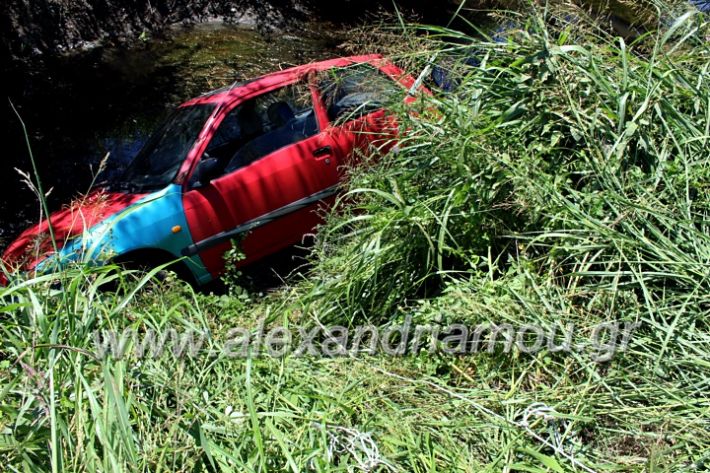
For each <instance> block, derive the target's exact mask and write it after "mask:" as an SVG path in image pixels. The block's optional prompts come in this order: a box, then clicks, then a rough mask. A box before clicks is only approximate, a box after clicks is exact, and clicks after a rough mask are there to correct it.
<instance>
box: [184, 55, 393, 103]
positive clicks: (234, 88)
mask: <svg viewBox="0 0 710 473" xmlns="http://www.w3.org/2000/svg"><path fill="white" fill-rule="evenodd" d="M382 59H383V58H382V55H380V54H368V55H363V56H349V57H340V58H336V59H329V60H327V61H319V62H312V63H309V64H304V65H302V66H297V67H292V68H289V69H284V70H282V71H276V72H272V73H270V74H266V75H263V76H261V77H258V78H255V79H251V80H247V81H243V82H235V83H234V84H231V85H229V86H226V87H222V88H219V89H216V90H212V91H210V92H207V93H205V94H202V95H200V96H199V97H195V98H193V99H190V100H188V101H187V102H185V103H183V104H182V105H180V107H188V106H191V105H202V104H220V103H225V102H231V101H232V100H234V99H237V98H239V97H242V96H246V95H250V94H251V93H252V92H255V91H258V90H262V89H266V88H269V87H271V86H274V85H278V84H283V83H288V82H291V81H295V80H298V78H300V77H301V76H303V75H304V74H305V73H307V72H310V71H324V70H327V69H332V68H334V67H346V66H349V65H351V64H362V63H370V64H373V65H375V66H380V64H379V63H380V61H381V60H382Z"/></svg>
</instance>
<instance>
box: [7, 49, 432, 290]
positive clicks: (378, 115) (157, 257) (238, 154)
mask: <svg viewBox="0 0 710 473" xmlns="http://www.w3.org/2000/svg"><path fill="white" fill-rule="evenodd" d="M417 88H418V84H417V83H416V81H415V80H414V79H413V78H412V77H411V76H409V75H407V74H405V73H404V72H403V71H402V70H400V69H399V68H398V67H396V66H395V65H394V64H392V63H391V62H389V61H387V60H386V59H384V58H382V57H381V56H379V55H369V56H357V57H348V58H339V59H334V60H329V61H323V62H318V63H313V64H307V65H304V66H300V67H295V68H292V69H288V70H284V71H279V72H275V73H272V74H268V75H265V76H263V77H260V78H258V79H256V80H252V81H248V82H244V83H239V84H234V85H232V86H230V87H227V88H223V89H220V90H216V91H212V92H209V93H207V94H204V95H202V96H200V97H197V98H194V99H192V100H189V101H187V102H185V103H184V104H182V105H181V106H180V107H178V108H177V110H176V111H175V112H174V113H173V115H172V116H171V117H170V118H168V120H167V121H166V122H165V123H164V124H163V125H162V126H161V127H159V128H158V130H157V131H156V132H155V133H154V134H153V135H152V137H151V138H150V139H149V140H148V142H147V143H146V145H145V146H144V147H143V149H142V150H141V151H140V152H139V153H138V155H137V156H136V157H135V158H134V160H133V161H132V162H131V163H130V164H129V166H128V167H127V169H126V171H125V172H124V173H123V175H122V177H121V178H120V179H119V180H118V182H115V183H112V185H110V186H108V187H106V188H103V189H99V190H97V191H95V192H93V193H92V194H90V195H89V196H88V197H86V198H84V199H79V200H77V201H75V202H74V203H72V204H71V205H69V206H67V207H65V208H64V209H62V210H60V211H58V212H55V213H54V214H52V215H51V217H50V219H49V221H50V222H51V225H52V229H53V231H54V241H52V239H51V236H50V232H49V223H48V222H47V221H44V222H42V223H41V224H40V225H38V226H35V227H32V228H29V229H27V230H26V231H25V232H24V233H22V234H21V235H20V236H19V237H18V238H17V239H16V240H15V241H14V242H13V243H12V244H11V245H10V246H9V247H8V248H7V250H6V251H5V253H4V255H3V257H2V259H3V266H4V267H5V274H3V277H4V276H7V275H10V274H12V272H13V271H18V270H19V271H30V270H34V271H39V272H46V271H51V270H54V269H56V268H57V267H62V266H64V265H65V264H66V263H70V262H89V263H92V264H102V263H104V262H106V261H118V262H139V263H141V264H145V265H148V264H155V265H157V264H162V263H167V262H169V261H175V260H178V259H180V261H179V263H178V264H177V265H176V266H175V268H176V270H177V271H178V273H179V274H180V275H181V276H183V277H185V278H187V279H189V280H192V281H193V282H194V283H197V284H204V283H207V282H209V281H211V280H212V279H214V278H216V277H218V276H219V274H220V273H221V272H222V271H223V270H224V265H225V262H224V254H225V252H226V251H227V250H229V249H230V248H231V246H232V242H233V241H234V240H239V241H240V245H241V249H242V251H243V252H244V254H245V256H246V259H244V260H243V261H241V262H240V264H241V265H244V264H248V263H250V262H253V261H256V260H258V259H259V258H262V257H264V256H266V255H269V254H271V253H274V252H276V251H278V250H280V249H283V248H285V247H287V246H289V245H292V244H294V243H297V242H299V241H300V240H301V239H302V238H303V235H305V234H307V233H310V232H312V231H313V229H314V227H315V226H316V225H317V224H318V223H320V218H321V217H320V215H321V213H320V212H317V211H316V210H317V209H318V208H319V207H320V206H322V205H323V204H324V203H325V204H328V203H329V202H331V201H332V199H333V198H334V195H335V194H336V192H337V190H338V183H339V182H340V181H341V179H342V176H343V168H344V166H345V165H347V164H349V160H351V159H352V157H353V156H354V155H355V154H356V150H358V149H364V148H367V147H368V146H372V145H373V142H374V144H375V145H381V144H384V143H385V142H387V141H388V140H390V141H391V139H392V137H393V136H394V134H395V133H396V124H394V122H393V119H390V117H388V116H387V115H386V114H385V111H384V109H383V106H384V105H385V104H386V103H388V102H391V101H393V100H399V101H402V100H404V101H408V100H411V92H412V91H413V90H416V89H417ZM378 140H379V141H380V143H377V141H378Z"/></svg>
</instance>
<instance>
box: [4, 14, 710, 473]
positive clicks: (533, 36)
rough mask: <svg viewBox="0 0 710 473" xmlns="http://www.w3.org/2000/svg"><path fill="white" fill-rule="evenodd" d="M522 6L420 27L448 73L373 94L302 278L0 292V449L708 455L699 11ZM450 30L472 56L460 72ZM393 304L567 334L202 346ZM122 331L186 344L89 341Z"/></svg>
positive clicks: (573, 459)
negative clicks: (405, 350) (633, 31)
mask: <svg viewBox="0 0 710 473" xmlns="http://www.w3.org/2000/svg"><path fill="white" fill-rule="evenodd" d="M525 13H526V18H528V20H527V22H526V23H525V24H524V25H519V27H516V29H514V30H513V31H511V32H510V34H509V36H508V38H507V40H506V42H504V43H497V42H492V41H490V42H489V41H485V40H483V41H482V40H479V39H474V38H471V37H468V36H466V35H464V34H462V33H460V32H455V31H448V30H443V29H438V28H437V29H434V28H429V29H427V30H426V31H425V32H426V33H427V36H428V37H427V39H426V40H422V37H423V36H424V35H422V34H419V35H417V37H416V38H415V40H416V44H417V45H418V46H420V45H421V44H422V42H423V41H424V42H425V43H426V47H427V48H428V49H429V50H428V51H427V54H424V55H422V54H417V52H416V51H415V52H406V53H404V54H406V57H404V58H403V59H406V60H407V61H409V62H411V63H413V64H420V66H421V65H423V64H425V63H426V62H427V61H429V60H430V59H431V57H432V55H433V53H434V52H435V51H439V53H438V56H437V57H438V58H439V60H441V59H442V58H446V61H445V62H446V64H448V65H449V66H448V67H450V68H451V70H452V73H454V74H458V76H457V77H456V79H457V83H458V87H457V88H456V90H455V91H454V92H451V93H447V94H444V93H437V94H435V95H434V96H433V97H426V98H423V100H422V103H421V105H420V106H419V108H418V109H417V110H416V113H414V114H413V113H411V109H406V110H400V111H397V110H395V112H399V114H398V115H399V120H400V121H401V129H403V130H404V129H406V130H407V133H406V137H405V138H404V139H403V140H401V142H400V143H399V146H398V148H399V149H398V151H397V152H396V153H395V154H389V155H388V156H387V157H386V158H384V159H382V160H381V161H379V162H378V163H374V164H370V165H366V166H365V167H363V168H360V169H358V170H353V171H352V173H351V178H350V180H349V182H348V184H347V185H348V189H347V192H346V193H345V194H344V196H343V198H342V200H341V203H340V204H339V206H338V209H337V211H336V212H335V213H333V214H332V215H331V216H330V217H329V219H328V222H327V224H326V225H325V227H324V228H323V229H322V231H321V232H320V237H319V239H318V243H317V245H316V248H315V251H314V254H313V258H312V259H313V265H312V268H311V270H310V272H309V274H308V276H307V278H304V279H303V280H301V281H295V282H293V283H292V284H291V285H290V286H288V287H284V288H282V289H281V290H279V291H278V292H276V293H273V294H269V295H267V296H265V297H264V298H262V299H257V298H233V297H222V298H220V297H215V296H210V295H205V294H196V293H194V292H193V291H192V290H191V289H189V288H187V287H185V286H183V285H181V284H179V283H177V282H174V281H170V280H169V281H167V282H163V283H161V284H157V285H156V284H155V283H149V282H148V279H147V278H146V279H143V280H140V281H138V282H130V281H127V280H126V281H122V282H119V285H120V287H122V288H123V289H120V290H119V291H116V292H105V291H101V290H99V288H100V287H101V286H102V285H103V284H108V283H109V282H112V280H111V279H112V278H115V277H118V276H116V275H115V273H111V272H109V271H107V270H102V269H94V270H86V269H78V270H74V272H72V273H70V274H66V275H64V276H63V277H64V281H65V282H64V284H63V286H62V287H61V289H57V288H56V287H55V286H53V285H52V281H51V279H52V278H51V277H49V276H47V277H39V278H36V279H33V280H29V281H26V282H24V283H15V285H13V286H11V287H9V288H5V289H1V290H0V313H1V314H2V315H0V317H1V319H0V320H1V324H0V327H1V329H2V332H3V341H2V345H0V354H1V356H2V359H3V361H2V363H3V371H2V374H0V377H2V386H3V388H2V389H1V390H0V413H2V416H1V417H0V459H1V460H2V461H3V465H5V466H6V467H7V468H9V469H11V470H14V471H44V470H54V471H59V470H67V471H269V470H278V471H280V470H287V471H415V472H424V471H534V472H545V471H555V472H560V471H629V472H635V471H669V472H684V471H705V470H707V469H708V463H709V462H710V458H709V457H708V453H707V452H708V447H709V446H710V430H708V409H710V406H709V403H708V394H707V393H708V392H710V389H709V388H710V386H708V383H709V382H710V381H709V379H710V378H709V377H708V375H707V373H708V372H709V371H708V367H710V335H709V333H710V330H709V328H710V327H708V314H709V312H710V299H708V294H710V281H709V276H710V237H709V236H708V235H709V233H708V230H709V229H708V226H709V225H710V223H709V222H710V219H709V218H708V213H709V212H710V192H709V189H708V182H710V179H709V178H710V176H709V175H708V173H709V169H710V162H709V159H710V153H709V152H708V151H710V147H708V140H710V92H708V91H709V90H710V88H709V87H708V85H709V84H708V81H709V80H710V74H709V69H708V68H709V67H710V66H709V64H710V62H709V61H708V59H709V58H710V49H709V48H708V43H707V41H706V39H707V36H708V23H707V18H706V17H703V16H702V15H699V14H695V13H689V14H687V15H684V16H681V17H679V18H678V19H677V20H676V21H675V23H673V24H671V25H670V26H664V27H663V28H661V29H660V30H659V31H652V32H650V33H648V34H646V35H644V36H642V37H640V38H638V39H637V40H635V42H633V43H629V44H626V42H624V41H623V40H621V39H620V38H616V37H613V36H610V35H607V34H606V33H604V32H603V31H601V30H600V29H599V28H597V27H595V26H593V25H591V24H588V23H587V22H586V20H584V17H583V16H580V18H579V20H577V21H576V22H575V23H574V24H573V25H570V26H567V27H565V26H563V27H560V26H559V25H560V22H559V21H552V18H550V17H549V15H550V13H549V11H545V10H538V9H536V8H533V9H532V10H531V11H529V12H525ZM546 15H547V16H546ZM560 16H561V17H562V16H564V15H563V14H562V13H560ZM422 31H423V30H420V31H419V32H422ZM472 50H475V54H476V55H477V57H478V59H479V60H480V65H478V66H476V67H469V66H465V65H463V62H464V59H462V60H460V61H459V60H458V59H457V58H461V57H462V56H468V55H470V54H471V51H472ZM147 284H151V287H150V290H147V291H146V290H141V291H138V290H137V289H139V288H142V287H143V286H145V285H147ZM60 291H61V294H62V297H57V296H58V295H59V294H60ZM407 320H411V321H412V322H413V323H416V324H428V325H430V326H433V325H437V324H441V325H446V324H449V323H459V324H461V325H462V326H466V327H472V326H476V325H477V324H483V323H496V324H506V323H508V324H511V325H515V326H522V325H525V324H534V325H535V326H538V327H541V328H543V329H544V330H545V331H546V332H549V331H553V330H561V329H562V328H564V327H570V326H574V327H575V332H574V334H575V336H574V339H573V342H574V343H573V349H571V350H555V349H553V348H552V347H549V346H546V347H544V348H543V349H542V350H540V351H537V352H535V353H525V352H524V351H523V350H520V349H516V350H513V351H512V352H511V353H505V352H504V350H502V349H501V348H500V346H498V345H494V346H493V349H492V350H490V351H489V350H487V349H486V350H479V351H477V352H475V353H453V354H446V353H443V352H442V351H441V350H440V348H441V347H442V345H445V344H446V342H447V340H446V338H445V336H447V335H451V334H440V336H436V335H432V334H428V335H427V336H426V337H425V342H426V343H424V344H423V345H422V346H420V347H419V349H418V350H416V351H413V352H411V353H409V354H407V355H405V356H394V357H392V356H384V355H373V356H366V355H364V354H362V353H348V354H347V355H348V356H340V357H325V358H321V357H314V356H305V357H297V356H293V355H286V356H282V357H268V356H256V355H257V354H256V353H254V352H252V353H251V355H250V356H247V357H245V358H242V357H231V356H229V355H228V354H226V353H225V352H224V350H223V348H224V342H225V337H226V335H225V334H226V333H227V332H228V331H229V329H231V328H233V327H247V328H250V329H253V330H257V329H258V327H259V326H260V325H265V326H267V327H269V328H272V327H285V328H289V329H292V330H296V329H298V328H302V329H308V330H310V329H311V328H313V327H319V326H332V325H336V324H337V325H344V326H351V327H352V326H356V325H360V324H365V323H372V324H374V325H376V326H378V327H383V328H387V327H394V326H396V325H399V324H402V323H405V322H406V321H407ZM612 322H619V323H620V324H638V325H637V326H636V325H634V327H636V328H635V330H634V331H633V333H632V335H631V336H630V338H629V340H628V342H629V343H628V346H627V347H626V349H625V350H624V351H623V352H618V353H615V354H614V356H613V357H609V358H604V357H600V356H599V355H600V350H602V351H603V348H604V346H603V344H602V345H599V344H596V345H595V344H592V343H591V340H592V335H593V332H594V330H595V327H598V326H599V325H600V324H603V323H612ZM126 328H129V329H134V330H135V331H136V332H138V333H140V334H145V333H147V331H148V330H151V329H152V330H155V331H161V330H164V329H166V328H175V329H177V330H179V331H180V332H181V333H185V332H191V333H202V334H207V335H208V336H206V337H205V338H204V340H203V341H202V345H201V348H200V351H199V354H198V355H197V356H187V357H185V356H176V355H175V353H174V352H166V353H162V354H160V355H159V356H147V357H146V356H137V355H136V354H135V352H130V351H129V353H128V356H126V357H123V358H120V359H119V358H115V357H111V356H109V357H97V356H96V350H95V347H96V345H95V339H94V337H95V333H96V331H97V330H98V331H99V333H102V332H101V331H103V330H110V329H117V330H124V329H126ZM227 338H229V337H227ZM135 340H140V339H131V340H129V343H134V341H135Z"/></svg>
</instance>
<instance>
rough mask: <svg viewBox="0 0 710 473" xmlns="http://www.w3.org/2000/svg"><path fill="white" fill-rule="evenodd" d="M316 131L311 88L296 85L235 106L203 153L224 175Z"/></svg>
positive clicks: (304, 85) (301, 84) (305, 85)
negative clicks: (217, 164) (217, 165)
mask: <svg viewBox="0 0 710 473" xmlns="http://www.w3.org/2000/svg"><path fill="white" fill-rule="evenodd" d="M318 131H319V130H318V123H317V120H316V116H315V112H314V110H313V101H312V98H311V92H310V89H309V87H308V85H307V84H304V83H301V82H299V83H296V84H291V85H287V86H285V87H282V88H280V89H277V90H275V91H272V92H268V93H266V94H263V95H260V96H258V97H255V98H253V99H250V100H247V101H246V102H243V103H241V104H240V105H238V106H236V107H235V108H234V109H233V110H232V111H231V112H229V114H228V115H227V116H226V117H225V118H224V120H223V121H222V123H221V124H220V126H219V128H218V129H217V131H216V132H215V134H214V136H213V138H212V140H211V141H210V143H209V145H208V146H207V150H206V153H207V155H208V156H209V157H211V158H216V159H217V160H219V162H220V163H221V165H222V166H223V169H224V171H223V174H226V173H230V172H233V171H236V170H237V169H239V168H242V167H244V166H247V165H249V164H250V163H252V162H254V161H256V160H258V159H260V158H262V157H264V156H266V155H268V154H271V153H273V152H275V151H277V150H279V149H281V148H284V147H286V146H289V145H291V144H294V143H297V142H299V141H302V140H304V139H306V138H308V137H310V136H313V135H315V134H317V133H318ZM203 159H204V156H203Z"/></svg>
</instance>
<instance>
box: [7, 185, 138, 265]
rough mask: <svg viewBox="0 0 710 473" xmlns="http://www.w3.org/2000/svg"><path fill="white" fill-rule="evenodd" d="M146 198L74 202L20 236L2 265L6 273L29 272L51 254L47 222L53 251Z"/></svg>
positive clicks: (108, 196) (103, 195)
mask: <svg viewBox="0 0 710 473" xmlns="http://www.w3.org/2000/svg"><path fill="white" fill-rule="evenodd" d="M145 195H146V194H127V193H119V192H107V191H104V190H98V191H95V192H93V193H91V194H89V195H86V196H83V197H80V198H77V199H75V200H74V201H73V202H71V203H70V204H69V205H67V206H65V207H63V208H62V209H61V210H58V211H56V212H54V213H53V214H52V215H51V216H50V218H49V220H47V219H44V220H42V222H41V223H39V224H38V225H34V226H32V227H30V228H28V229H27V230H25V231H24V232H22V233H21V234H20V236H19V237H17V239H16V240H15V241H14V242H13V243H12V244H11V245H10V246H8V247H7V249H6V250H5V253H4V254H3V256H2V261H3V263H4V265H5V267H6V268H7V269H8V270H18V269H19V270H30V269H33V268H34V267H35V266H36V265H37V264H39V263H40V262H41V261H42V260H43V259H45V258H46V257H47V256H49V255H50V254H52V253H53V252H54V245H53V243H52V238H51V236H50V232H49V224H50V222H51V225H52V230H53V231H54V240H55V241H56V244H57V250H60V249H61V248H62V247H63V246H64V245H65V244H66V243H67V242H68V241H70V240H71V239H72V238H74V237H76V236H78V235H81V234H83V232H84V231H85V230H88V229H89V228H91V227H93V226H94V225H96V224H98V223H100V222H102V221H103V220H105V219H107V218H108V217H110V216H112V215H115V214H116V213H118V212H120V211H121V210H123V209H125V208H126V207H128V206H130V205H131V204H133V203H135V202H137V201H138V200H140V199H141V198H143V197H145Z"/></svg>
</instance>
